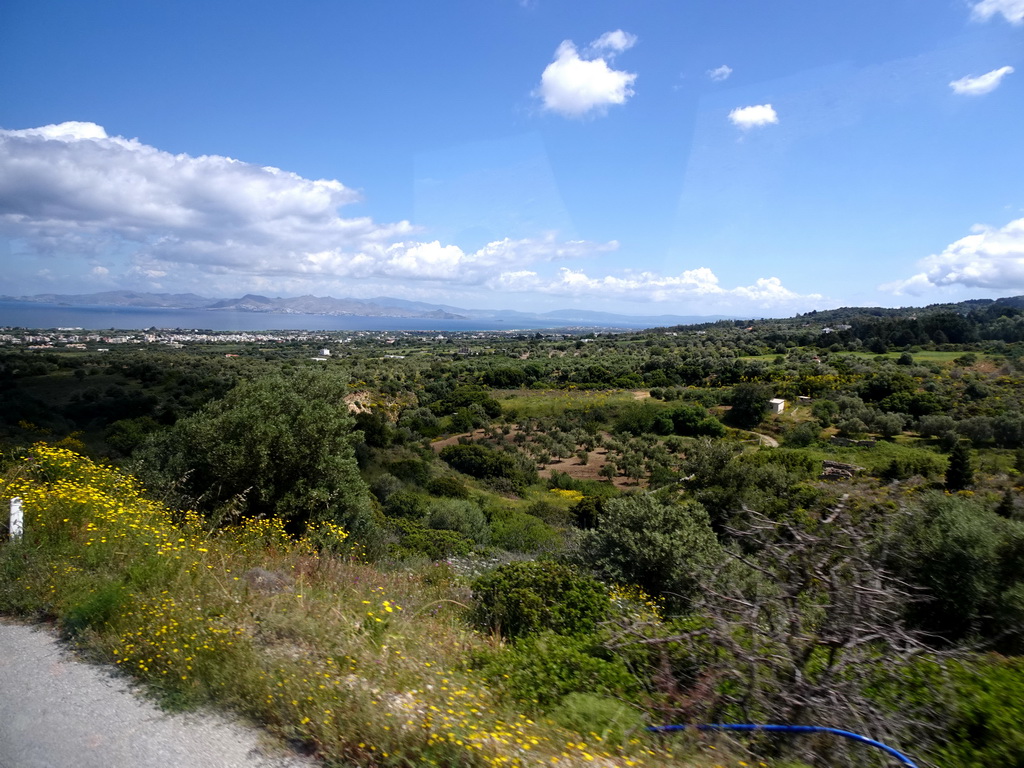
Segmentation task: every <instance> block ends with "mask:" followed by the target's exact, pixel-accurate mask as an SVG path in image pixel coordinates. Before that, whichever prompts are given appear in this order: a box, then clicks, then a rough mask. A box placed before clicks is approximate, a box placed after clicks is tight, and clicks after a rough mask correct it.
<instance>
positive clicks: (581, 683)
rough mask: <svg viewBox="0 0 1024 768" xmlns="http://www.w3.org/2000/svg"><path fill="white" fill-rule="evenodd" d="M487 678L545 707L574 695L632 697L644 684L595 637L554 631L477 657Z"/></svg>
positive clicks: (538, 705) (478, 664)
mask: <svg viewBox="0 0 1024 768" xmlns="http://www.w3.org/2000/svg"><path fill="white" fill-rule="evenodd" d="M474 661H475V662H476V666H477V668H478V670H479V671H480V672H481V673H482V674H483V676H484V679H485V680H489V681H492V682H493V683H495V684H496V687H497V684H500V686H501V687H502V688H504V690H505V691H507V692H508V694H509V695H511V696H512V697H513V698H515V699H517V700H518V701H520V702H523V703H525V704H533V705H535V706H536V707H538V708H539V709H541V710H544V709H548V708H550V707H552V706H553V705H555V704H557V703H558V702H559V700H560V699H562V698H563V697H565V696H567V695H569V694H572V693H588V694H596V695H598V696H608V697H615V698H619V699H627V700H628V699H630V698H633V697H635V696H636V695H637V693H638V692H639V687H640V686H639V683H638V681H637V680H636V678H635V677H633V675H632V674H630V672H629V669H627V667H626V665H625V663H624V662H623V661H622V660H621V659H619V658H617V657H616V656H614V655H613V654H611V653H610V652H609V651H608V650H607V649H605V648H604V647H603V646H601V644H600V643H599V642H598V641H597V640H596V639H595V638H594V637H592V636H582V637H566V636H564V635H558V634H555V633H552V632H545V633H542V634H540V635H534V636H530V637H524V638H522V639H520V640H518V641H517V642H516V643H515V645H513V646H512V647H511V648H506V649H502V650H500V651H497V652H492V653H490V654H486V655H481V656H480V657H478V658H477V659H475V660H474Z"/></svg>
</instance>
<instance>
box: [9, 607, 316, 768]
mask: <svg viewBox="0 0 1024 768" xmlns="http://www.w3.org/2000/svg"><path fill="white" fill-rule="evenodd" d="M0 648H3V653H2V654H0V768H59V767H60V766H68V768H71V766H73V767H74V768H171V767H173V768H209V767H210V766H216V767H217V768H313V767H314V766H316V765H318V763H316V762H314V761H312V760H309V759H307V758H303V757H299V756H296V755H284V754H283V750H282V748H280V747H274V746H273V745H272V742H271V741H270V739H269V737H268V736H266V735H265V734H263V733H262V732H261V731H259V730H258V729H256V728H252V727H249V726H245V725H243V724H241V723H239V722H236V721H232V720H229V719H227V718H226V717H222V716H220V715H213V714H188V715H182V714H173V715H172V714H167V713H166V712H162V711H160V710H159V709H157V708H156V707H155V706H153V704H151V703H149V702H148V701H145V700H143V699H141V698H139V697H138V696H137V695H136V694H134V693H133V692H132V690H131V689H130V688H129V686H128V684H127V682H126V681H125V679H124V678H123V677H119V676H117V675H116V673H115V672H114V671H113V670H112V669H110V668H107V667H101V666H95V665H92V664H86V663H84V662H82V661H79V660H77V659H76V658H75V657H74V655H73V654H71V653H70V652H69V651H68V650H67V649H65V648H64V647H63V646H62V645H60V644H59V643H58V642H57V641H56V639H55V638H54V636H53V634H52V633H51V632H50V631H49V630H48V629H46V628H40V627H34V626H27V625H24V624H18V623H14V622H11V621H7V620H4V619H0Z"/></svg>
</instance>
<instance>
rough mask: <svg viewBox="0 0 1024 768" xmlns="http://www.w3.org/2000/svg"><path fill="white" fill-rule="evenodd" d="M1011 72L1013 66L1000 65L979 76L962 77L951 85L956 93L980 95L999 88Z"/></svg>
mask: <svg viewBox="0 0 1024 768" xmlns="http://www.w3.org/2000/svg"><path fill="white" fill-rule="evenodd" d="M1011 72H1013V67H1000V68H999V69H993V70H992V71H991V72H986V73H985V74H984V75H978V76H977V77H971V76H970V75H968V76H967V77H961V78H960V79H959V80H954V81H953V82H951V83H950V84H949V87H950V88H952V89H953V92H954V93H959V94H963V95H965V96H980V95H982V94H983V93H989V92H990V91H994V90H995V89H996V88H998V87H999V83H1000V82H1001V81H1002V79H1003V78H1004V77H1006V75H1008V74H1010V73H1011Z"/></svg>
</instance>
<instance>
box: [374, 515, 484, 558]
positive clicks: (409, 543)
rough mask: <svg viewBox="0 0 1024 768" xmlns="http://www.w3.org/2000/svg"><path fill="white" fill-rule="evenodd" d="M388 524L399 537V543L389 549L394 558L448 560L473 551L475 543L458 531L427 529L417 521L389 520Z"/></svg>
mask: <svg viewBox="0 0 1024 768" xmlns="http://www.w3.org/2000/svg"><path fill="white" fill-rule="evenodd" d="M388 522H389V523H390V524H391V528H392V530H393V531H394V533H395V534H397V536H398V541H397V542H395V543H393V544H391V545H390V547H389V553H390V554H391V556H392V557H397V558H406V557H426V558H428V559H429V560H446V559H448V558H449V557H456V556H464V555H468V554H469V553H470V552H472V551H473V542H472V541H470V540H469V539H467V538H466V537H465V536H463V535H462V534H461V533H459V532H458V531H447V530H439V529H434V528H427V527H426V526H425V525H423V524H422V523H419V522H417V521H415V520H405V519H389V521H388Z"/></svg>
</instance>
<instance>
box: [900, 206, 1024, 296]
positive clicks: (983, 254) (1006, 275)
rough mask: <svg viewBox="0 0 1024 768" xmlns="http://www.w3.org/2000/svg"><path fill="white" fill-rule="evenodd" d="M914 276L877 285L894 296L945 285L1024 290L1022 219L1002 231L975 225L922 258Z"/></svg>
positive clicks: (918, 292) (995, 289)
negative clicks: (961, 235) (934, 252)
mask: <svg viewBox="0 0 1024 768" xmlns="http://www.w3.org/2000/svg"><path fill="white" fill-rule="evenodd" d="M919 266H920V267H921V271H920V272H918V273H917V274H916V275H913V276H912V277H909V278H907V279H906V280H899V281H896V282H892V283H886V284H885V285H882V286H880V289H881V290H885V291H891V292H892V293H895V294H897V295H901V294H906V293H909V294H915V295H916V294H921V293H925V292H927V291H930V290H933V289H935V288H940V287H944V286H963V287H966V288H984V289H986V290H993V291H1021V290H1024V218H1022V219H1016V220H1015V221H1011V222H1010V223H1009V224H1007V225H1006V226H1005V227H1002V228H1001V229H992V228H991V227H985V226H981V225H978V226H975V227H974V233H973V234H970V235H968V236H967V237H962V238H960V239H959V240H957V241H956V242H955V243H951V244H950V245H947V246H946V248H945V250H943V251H942V253H939V254H933V255H931V256H929V257H928V258H926V259H923V260H922V261H921V262H920V264H919Z"/></svg>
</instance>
